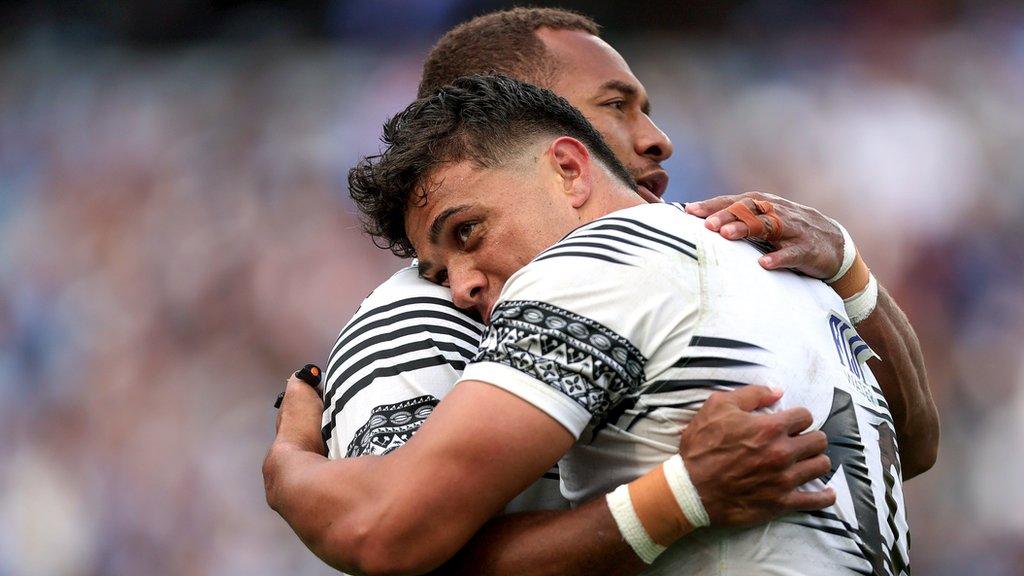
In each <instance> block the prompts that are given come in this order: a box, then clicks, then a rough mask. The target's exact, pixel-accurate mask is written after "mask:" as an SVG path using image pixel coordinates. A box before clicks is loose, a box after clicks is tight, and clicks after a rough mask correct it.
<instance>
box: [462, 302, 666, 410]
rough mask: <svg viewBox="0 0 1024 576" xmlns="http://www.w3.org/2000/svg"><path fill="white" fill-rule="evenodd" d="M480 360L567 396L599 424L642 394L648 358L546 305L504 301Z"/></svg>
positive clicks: (619, 338) (612, 334) (607, 333)
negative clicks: (625, 401) (622, 403)
mask: <svg viewBox="0 0 1024 576" xmlns="http://www.w3.org/2000/svg"><path fill="white" fill-rule="evenodd" d="M474 361H475V362H497V363H499V364H504V365H506V366H509V367H510V368H514V369H516V370H518V371H520V372H523V373H525V374H527V375H529V376H531V377H533V378H536V379H537V380H540V381H541V382H543V383H544V384H547V385H548V386H550V387H552V388H554V389H555V390H557V391H559V392H562V393H563V394H565V395H567V396H569V397H570V398H572V400H573V401H575V402H576V403H578V404H579V405H580V406H582V407H583V408H584V409H585V410H586V411H587V412H589V413H590V415H591V416H593V417H594V418H595V419H597V420H598V421H601V420H603V419H604V417H605V415H606V414H607V413H608V411H609V410H610V409H611V407H612V406H614V405H615V404H617V403H618V402H620V401H622V400H623V399H626V398H629V397H635V396H637V395H639V391H640V387H641V385H642V384H643V382H644V366H645V364H646V362H647V359H646V358H644V356H643V354H641V353H640V350H638V349H637V348H636V347H635V346H633V344H632V343H631V342H630V341H629V340H627V339H626V338H624V337H622V336H620V335H619V334H617V333H615V332H614V331H612V330H610V329H609V328H607V327H605V326H603V325H601V324H599V323H597V322H595V321H593V320H591V319H589V318H585V317H583V316H580V315H578V314H574V313H572V312H569V311H568V310H563V309H561V308H558V307H557V306H552V305H550V304H546V303H543V302H535V301H523V300H513V301H508V302H501V303H499V304H498V305H497V306H496V307H495V309H494V311H493V312H492V314H491V325H490V326H488V328H487V330H486V331H485V332H484V337H483V341H482V342H481V345H480V351H479V352H477V355H476V357H475V358H474Z"/></svg>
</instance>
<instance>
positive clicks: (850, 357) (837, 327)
mask: <svg viewBox="0 0 1024 576" xmlns="http://www.w3.org/2000/svg"><path fill="white" fill-rule="evenodd" d="M828 325H829V329H830V330H831V332H832V343H833V344H835V347H836V354H837V355H838V357H839V363H840V364H842V365H843V366H845V367H846V369H847V371H848V376H849V382H850V384H851V385H852V386H853V388H854V389H855V390H856V391H857V392H859V393H860V395H861V396H862V397H863V398H864V399H865V400H867V401H869V402H870V403H871V404H872V405H873V406H877V405H878V402H877V401H876V400H875V394H874V390H873V388H872V386H871V385H870V384H869V383H868V379H867V376H866V374H865V371H866V370H867V366H865V364H864V363H865V362H867V360H868V359H869V358H872V357H875V358H877V355H876V354H875V353H874V351H872V350H871V348H870V347H869V346H868V345H867V343H866V342H864V340H863V339H862V338H861V337H860V335H858V334H857V331H856V330H854V328H853V327H852V326H850V324H849V323H848V322H847V321H846V319H845V318H843V317H842V316H840V315H839V314H836V313H835V312H832V313H830V314H829V317H828Z"/></svg>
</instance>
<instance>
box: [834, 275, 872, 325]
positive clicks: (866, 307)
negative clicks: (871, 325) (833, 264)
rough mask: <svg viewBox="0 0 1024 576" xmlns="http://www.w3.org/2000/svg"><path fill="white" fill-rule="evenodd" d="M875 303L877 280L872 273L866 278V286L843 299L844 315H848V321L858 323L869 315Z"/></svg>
mask: <svg viewBox="0 0 1024 576" xmlns="http://www.w3.org/2000/svg"><path fill="white" fill-rule="evenodd" d="M877 304H878V280H875V275H874V274H872V275H871V276H870V277H869V278H868V285H867V287H865V288H864V289H863V290H861V291H860V292H858V293H857V294H856V295H854V296H851V297H850V298H847V299H846V300H843V305H844V306H846V315H847V316H849V317H850V321H851V322H853V323H854V324H859V323H860V322H861V321H863V320H864V319H865V318H867V317H868V316H871V313H872V312H874V311H875V306H876V305H877Z"/></svg>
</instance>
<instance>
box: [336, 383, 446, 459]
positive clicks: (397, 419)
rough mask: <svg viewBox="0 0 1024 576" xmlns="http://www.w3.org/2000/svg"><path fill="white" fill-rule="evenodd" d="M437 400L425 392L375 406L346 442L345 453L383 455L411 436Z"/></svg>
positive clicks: (350, 455)
mask: <svg viewBox="0 0 1024 576" xmlns="http://www.w3.org/2000/svg"><path fill="white" fill-rule="evenodd" d="M438 402H440V400H438V399H437V398H435V397H433V396H430V395H427V396H420V397H418V398H413V399H411V400H406V401H404V402H399V403H397V404H385V405H383V406H377V407H376V408H374V409H373V410H372V411H371V412H370V419H369V420H367V421H366V424H363V426H362V428H360V429H359V430H358V431H357V432H356V435H355V437H354V438H353V439H352V442H350V443H349V445H348V451H347V452H346V453H345V457H346V458H351V457H354V456H366V455H373V456H383V455H385V454H388V453H389V452H392V451H394V450H395V448H398V447H399V446H401V445H402V444H405V443H406V442H408V441H409V438H412V435H413V434H415V433H416V431H417V430H419V428H420V426H422V425H423V422H424V420H426V419H427V417H428V416H430V414H431V413H432V412H433V411H434V407H435V406H437V403H438Z"/></svg>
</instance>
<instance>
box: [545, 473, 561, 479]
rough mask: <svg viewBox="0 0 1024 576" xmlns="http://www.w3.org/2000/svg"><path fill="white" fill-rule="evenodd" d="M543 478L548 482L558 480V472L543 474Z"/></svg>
mask: <svg viewBox="0 0 1024 576" xmlns="http://www.w3.org/2000/svg"><path fill="white" fill-rule="evenodd" d="M543 477H544V478H546V479H548V480H558V479H559V476H558V472H545V473H544V476H543Z"/></svg>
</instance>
